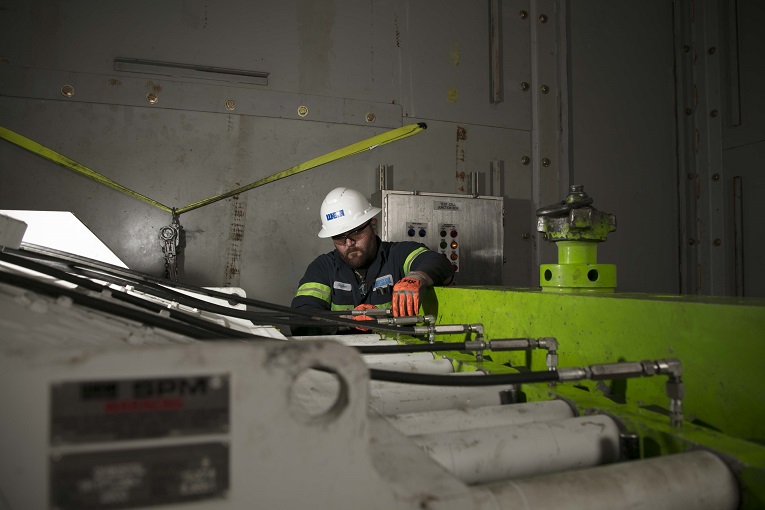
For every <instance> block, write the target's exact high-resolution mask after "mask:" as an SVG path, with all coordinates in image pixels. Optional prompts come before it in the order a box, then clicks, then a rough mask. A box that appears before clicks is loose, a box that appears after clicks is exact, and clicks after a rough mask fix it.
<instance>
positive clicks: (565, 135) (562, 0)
mask: <svg viewBox="0 0 765 510" xmlns="http://www.w3.org/2000/svg"><path fill="white" fill-rule="evenodd" d="M567 1H568V0H532V1H531V2H530V4H529V13H530V21H531V73H532V83H533V85H532V106H531V109H532V110H531V111H532V135H531V139H532V141H531V146H532V154H533V157H532V164H533V169H532V171H533V174H532V190H531V193H532V197H531V201H532V211H536V210H537V209H539V208H540V207H542V206H545V205H548V204H551V203H554V202H557V201H559V200H560V199H561V197H563V196H565V194H566V193H565V190H566V189H567V188H568V184H569V183H568V180H569V179H568V176H569V167H570V160H571V158H570V146H569V124H568V123H569V102H568V49H567V48H568V9H567ZM532 214H533V212H532ZM531 222H532V223H531V224H536V216H534V217H533V218H531ZM556 253H557V252H556V250H555V247H554V246H552V244H551V243H546V242H545V241H544V240H543V238H542V236H541V234H539V233H537V235H536V243H535V244H534V245H533V246H532V255H531V256H532V267H535V268H537V267H539V265H540V264H542V263H543V261H548V262H553V261H555V260H556V256H557V255H556ZM532 275H533V277H532V278H533V279H532V286H538V285H539V275H538V272H537V271H532Z"/></svg>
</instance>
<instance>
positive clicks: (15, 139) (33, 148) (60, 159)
mask: <svg viewBox="0 0 765 510" xmlns="http://www.w3.org/2000/svg"><path fill="white" fill-rule="evenodd" d="M0 138H4V139H6V140H8V141H9V142H11V143H14V144H16V145H18V146H19V147H21V148H23V149H26V150H28V151H30V152H33V153H35V154H37V155H38V156H42V157H44V158H45V159H48V160H50V161H53V162H54V163H58V164H59V165H62V166H65V167H67V168H69V169H70V170H74V171H75V172H77V173H80V174H82V175H84V176H86V177H90V178H91V179H93V180H95V181H98V182H100V183H101V184H106V185H107V186H109V187H110V188H114V189H116V190H117V191H121V192H123V193H124V194H126V195H129V196H131V197H133V198H137V199H139V200H143V201H144V202H146V203H149V204H151V205H153V206H156V207H159V208H160V209H162V210H163V211H167V212H169V213H172V211H173V210H172V209H171V208H170V207H168V206H166V205H164V204H160V203H159V202H157V201H156V200H152V199H151V198H149V197H145V196H143V195H141V194H140V193H137V192H135V191H133V190H131V189H129V188H126V187H125V186H122V185H121V184H117V183H116V182H114V181H113V180H111V179H109V178H108V177H106V176H104V175H101V174H99V173H98V172H96V171H95V170H91V169H90V168H88V167H86V166H85V165H81V164H80V163H78V162H76V161H74V160H73V159H69V158H67V157H66V156H64V155H62V154H59V153H58V152H56V151H54V150H51V149H49V148H47V147H45V146H43V145H40V144H39V143H37V142H35V141H33V140H30V139H29V138H26V137H24V136H21V135H20V134H18V133H14V132H13V131H11V130H10V129H6V128H4V127H3V126H0Z"/></svg>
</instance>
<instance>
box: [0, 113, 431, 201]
mask: <svg viewBox="0 0 765 510" xmlns="http://www.w3.org/2000/svg"><path fill="white" fill-rule="evenodd" d="M426 128H427V125H425V123H423V122H419V123H416V124H409V125H406V126H402V127H400V128H396V129H391V130H390V131H387V132H385V133H382V134H380V135H376V136H373V137H371V138H367V139H366V140H362V141H360V142H356V143H354V144H351V145H348V146H347V147H343V148H342V149H337V150H334V151H332V152H329V153H327V154H324V155H323V156H319V157H317V158H313V159H311V160H308V161H306V162H304V163H300V164H299V165H295V166H293V167H291V168H288V169H286V170H282V171H281V172H277V173H275V174H273V175H270V176H268V177H264V178H263V179H260V180H258V181H255V182H253V183H250V184H247V185H246V186H242V187H241V188H237V189H234V190H231V191H227V192H226V193H222V194H220V195H216V196H214V197H210V198H206V199H204V200H200V201H199V202H194V203H193V204H189V205H187V206H184V207H179V208H177V209H173V208H171V207H168V206H166V205H164V204H161V203H159V202H157V201H156V200H152V199H151V198H149V197H146V196H144V195H141V194H140V193H138V192H136V191H133V190H131V189H129V188H126V187H125V186H122V185H121V184H118V183H116V182H114V181H113V180H111V179H109V178H108V177H106V176H104V175H101V174H100V173H98V172H96V171H95V170H91V169H90V168H88V167H86V166H85V165H82V164H80V163H78V162H76V161H74V160H73V159H70V158H67V157H66V156H64V155H62V154H59V153H58V152H56V151H54V150H51V149H49V148H47V147H45V146H43V145H40V144H39V143H37V142H35V141H34V140H30V139H29V138H26V137H24V136H22V135H20V134H18V133H15V132H13V131H11V130H10V129H7V128H5V127H3V126H0V138H4V139H5V140H8V141H9V142H11V143H13V144H15V145H18V146H19V147H21V148H24V149H26V150H28V151H30V152H33V153H35V154H37V155H38V156H42V157H43V158H45V159H48V160H50V161H53V162H54V163H58V164H59V165H61V166H64V167H66V168H69V169H70V170H74V171H75V172H77V173H79V174H82V175H84V176H86V177H90V178H91V179H93V180H95V181H98V182H100V183H101V184H105V185H107V186H109V187H110V188H113V189H115V190H117V191H121V192H122V193H125V194H126V195H129V196H131V197H133V198H137V199H139V200H143V201H144V202H146V203H148V204H151V205H153V206H155V207H158V208H159V209H162V210H163V211H166V212H169V213H171V214H175V215H180V214H181V213H184V212H188V211H192V210H194V209H198V208H200V207H203V206H205V205H209V204H212V203H213V202H217V201H219V200H223V199H225V198H229V197H232V196H234V195H238V194H240V193H244V192H245V191H249V190H251V189H253V188H257V187H259V186H263V185H264V184H268V183H269V182H273V181H278V180H279V179H284V178H285V177H289V176H290V175H295V174H298V173H300V172H305V171H306V170H310V169H311V168H316V167H317V166H321V165H324V164H326V163H331V162H332V161H336V160H338V159H342V158H345V157H347V156H353V155H354V154H359V153H360V152H364V151H366V150H372V149H374V148H375V147H379V146H381V145H385V144H387V143H391V142H395V141H397V140H401V139H403V138H406V137H409V136H412V135H415V134H417V133H419V132H421V131H422V130H424V129H426Z"/></svg>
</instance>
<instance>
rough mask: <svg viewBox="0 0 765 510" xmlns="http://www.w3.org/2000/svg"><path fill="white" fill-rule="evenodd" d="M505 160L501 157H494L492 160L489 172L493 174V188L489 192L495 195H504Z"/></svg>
mask: <svg viewBox="0 0 765 510" xmlns="http://www.w3.org/2000/svg"><path fill="white" fill-rule="evenodd" d="M504 173H505V162H504V161H503V160H501V159H494V160H492V161H491V162H490V170H489V174H490V175H491V189H490V190H487V192H488V193H489V194H490V195H492V196H495V197H501V196H504V194H505V192H504V189H505V187H504V186H503V184H504Z"/></svg>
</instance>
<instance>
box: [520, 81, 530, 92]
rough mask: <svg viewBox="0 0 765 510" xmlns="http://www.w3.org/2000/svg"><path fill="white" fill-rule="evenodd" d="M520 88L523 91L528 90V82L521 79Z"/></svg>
mask: <svg viewBox="0 0 765 510" xmlns="http://www.w3.org/2000/svg"><path fill="white" fill-rule="evenodd" d="M521 90H522V91H524V92H525V91H527V90H529V84H528V83H526V82H525V81H522V82H521Z"/></svg>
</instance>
